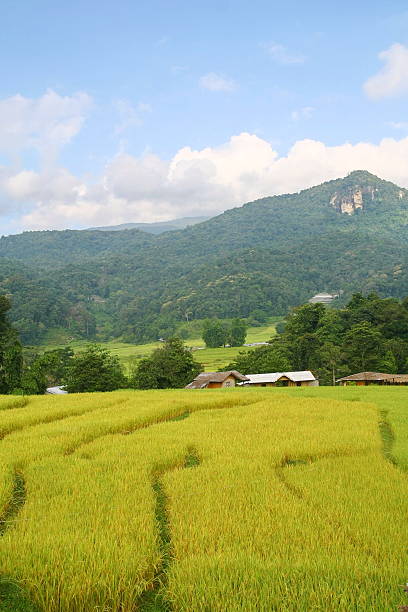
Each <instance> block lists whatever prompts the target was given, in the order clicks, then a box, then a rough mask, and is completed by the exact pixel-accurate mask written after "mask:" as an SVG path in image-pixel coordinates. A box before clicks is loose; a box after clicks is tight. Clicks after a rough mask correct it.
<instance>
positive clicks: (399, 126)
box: [387, 121, 408, 131]
mask: <svg viewBox="0 0 408 612" xmlns="http://www.w3.org/2000/svg"><path fill="white" fill-rule="evenodd" d="M387 125H389V126H390V127H392V128H393V129H394V130H404V131H407V130H408V121H389V122H388V123H387Z"/></svg>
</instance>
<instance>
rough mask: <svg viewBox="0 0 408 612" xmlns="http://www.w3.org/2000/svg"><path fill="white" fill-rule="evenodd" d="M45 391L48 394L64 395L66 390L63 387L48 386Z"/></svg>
mask: <svg viewBox="0 0 408 612" xmlns="http://www.w3.org/2000/svg"><path fill="white" fill-rule="evenodd" d="M46 393H48V394H49V395H65V394H66V393H68V391H65V389H64V387H48V388H47V389H46Z"/></svg>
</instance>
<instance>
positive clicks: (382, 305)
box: [223, 293, 408, 385]
mask: <svg viewBox="0 0 408 612" xmlns="http://www.w3.org/2000/svg"><path fill="white" fill-rule="evenodd" d="M280 331H281V333H280V334H279V335H278V336H276V337H275V338H273V339H272V340H271V341H270V343H269V344H268V345H265V346H261V347H259V348H257V349H255V350H252V351H242V352H241V353H239V355H238V357H237V358H236V359H235V360H234V362H233V363H230V364H228V365H226V366H225V368H223V369H225V370H238V371H239V372H242V373H243V374H251V373H252V374H255V373H258V374H261V373H265V372H285V371H287V372H288V371H297V370H312V371H313V372H314V373H315V374H317V376H318V378H319V379H320V383H321V384H326V385H327V384H335V380H336V379H337V378H339V377H341V376H348V375H350V374H354V373H357V372H364V371H374V372H376V371H377V372H385V373H389V374H405V373H406V372H408V298H405V299H403V300H402V301H399V300H396V299H394V298H385V299H380V298H379V297H378V295H376V294H375V293H371V294H369V295H367V296H363V295H362V294H361V293H356V294H354V295H353V296H352V299H351V300H350V302H349V303H348V304H347V305H346V306H345V307H344V308H340V309H333V308H326V307H325V306H323V304H304V305H302V306H299V307H298V308H295V309H294V310H293V311H292V312H291V313H290V314H289V315H288V316H287V317H286V319H285V322H284V325H283V326H282V329H281V330H280Z"/></svg>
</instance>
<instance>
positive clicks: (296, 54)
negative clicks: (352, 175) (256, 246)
mask: <svg viewBox="0 0 408 612" xmlns="http://www.w3.org/2000/svg"><path fill="white" fill-rule="evenodd" d="M0 22H1V24H2V26H1V37H0V74H1V78H0V235H2V234H11V233H18V232H21V231H25V230H39V229H66V228H71V229H75V228H86V227H93V226H98V225H114V224H119V223H125V222H152V221H164V220H169V219H174V218H178V217H183V216H201V215H214V214H218V213H220V212H222V211H223V210H225V209H227V208H231V207H233V206H239V205H241V204H243V203H244V202H247V201H251V200H254V199H257V198H260V197H264V196H270V195H275V194H281V193H288V192H294V191H298V190H300V189H303V188H307V187H310V186H312V185H315V184H319V183H321V182H323V181H325V180H329V179H333V178H338V177H340V176H345V175H346V174H347V173H349V172H350V171H352V170H362V169H365V170H369V171H370V172H373V173H374V174H377V175H378V176H380V177H381V178H385V179H387V180H392V181H394V182H396V183H397V184H399V185H401V186H404V187H408V5H407V3H406V1H393V0H389V1H388V2H384V1H381V2H379V1H377V0H371V1H367V0H361V1H360V2H355V1H353V2H351V1H349V0H343V2H341V3H328V2H327V1H325V2H321V1H319V0H317V1H313V0H310V1H309V2H303V1H301V0H298V1H293V0H286V2H282V1H279V2H275V1H274V0H251V1H249V0H246V1H243V0H188V1H187V0H172V1H170V0H149V1H147V0H146V1H145V0H137V1H135V0H116V1H115V2H112V1H110V2H109V1H106V0H98V1H93V0H89V1H87V0H81V1H77V0H70V2H64V3H62V2H55V1H54V0H52V1H49V0H36V2H32V0H19V2H15V0H2V2H1V3H0Z"/></svg>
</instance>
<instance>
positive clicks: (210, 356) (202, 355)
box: [38, 317, 281, 372]
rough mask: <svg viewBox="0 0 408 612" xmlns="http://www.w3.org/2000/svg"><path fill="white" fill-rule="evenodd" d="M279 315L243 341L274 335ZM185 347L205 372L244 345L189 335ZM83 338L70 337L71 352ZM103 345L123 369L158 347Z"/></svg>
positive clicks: (222, 363) (83, 343)
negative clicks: (209, 343) (209, 342)
mask: <svg viewBox="0 0 408 612" xmlns="http://www.w3.org/2000/svg"><path fill="white" fill-rule="evenodd" d="M280 320H281V317H274V318H272V319H270V321H269V323H268V324H267V325H263V326H261V327H250V328H249V329H248V334H247V338H246V343H247V344H250V343H252V342H267V341H268V340H269V339H270V338H271V337H272V336H274V335H275V333H276V329H275V325H276V323H277V322H278V321H280ZM185 343H186V345H187V346H191V347H194V348H195V349H199V350H195V351H194V356H195V358H196V360H197V361H199V362H200V363H202V364H203V365H204V370H205V371H206V372H211V371H215V370H218V369H219V368H221V367H223V366H225V365H227V364H228V363H229V362H231V361H232V360H233V359H234V358H235V357H236V356H237V355H238V353H239V351H241V350H244V349H245V347H227V348H217V349H207V348H205V344H204V341H203V339H202V338H200V337H193V338H189V339H187V340H186V341H185ZM87 344H88V343H87V341H86V340H74V341H72V342H70V343H69V345H70V346H71V347H72V348H73V350H74V351H75V352H77V351H80V350H82V349H83V348H84V347H85V346H86V345H87ZM64 346H66V345H65V344H45V345H42V346H39V347H38V350H39V351H49V350H52V349H56V348H63V347H64ZM103 346H104V347H105V348H107V349H108V350H110V351H111V352H112V353H113V354H114V355H117V356H118V357H119V359H120V361H121V363H122V364H123V365H124V366H125V369H126V370H127V371H129V369H130V368H131V366H132V364H134V363H135V362H136V361H137V360H138V359H141V358H142V357H148V356H149V355H150V354H151V352H152V351H153V350H154V349H156V348H159V347H160V346H162V343H161V342H150V343H148V344H129V343H125V342H117V341H112V342H104V343H103Z"/></svg>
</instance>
